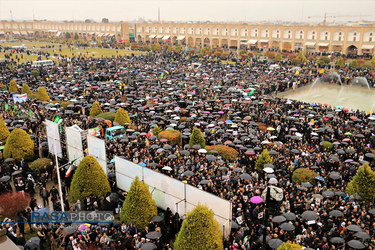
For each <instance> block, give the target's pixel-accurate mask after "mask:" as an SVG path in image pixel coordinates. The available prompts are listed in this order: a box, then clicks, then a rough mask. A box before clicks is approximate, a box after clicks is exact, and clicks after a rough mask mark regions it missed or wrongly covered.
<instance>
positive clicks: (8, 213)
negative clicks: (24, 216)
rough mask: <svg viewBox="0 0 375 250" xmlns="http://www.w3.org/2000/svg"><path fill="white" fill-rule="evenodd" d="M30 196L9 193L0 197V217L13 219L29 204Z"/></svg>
mask: <svg viewBox="0 0 375 250" xmlns="http://www.w3.org/2000/svg"><path fill="white" fill-rule="evenodd" d="M30 200H31V198H30V195H29V194H28V193H26V192H9V193H5V194H2V195H0V215H1V216H4V217H15V216H17V214H18V213H19V212H23V211H24V210H25V209H26V208H27V207H29V204H30Z"/></svg>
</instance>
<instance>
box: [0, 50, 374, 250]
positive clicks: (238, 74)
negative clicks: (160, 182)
mask: <svg viewBox="0 0 375 250" xmlns="http://www.w3.org/2000/svg"><path fill="white" fill-rule="evenodd" d="M13 53H17V52H16V51H13ZM275 63H276V62H273V61H263V60H257V59H253V60H251V61H248V60H245V61H236V62H234V63H233V64H223V63H222V62H221V61H220V60H216V59H212V58H209V57H204V58H198V57H197V56H191V55H189V54H183V53H182V54H177V53H173V52H172V53H169V52H163V53H160V54H156V53H149V54H144V55H141V56H138V57H135V56H127V57H112V58H93V57H84V56H82V57H74V58H70V59H69V60H62V61H61V63H60V64H58V65H56V66H52V67H44V68H40V69H39V71H40V76H38V77H35V76H32V75H31V74H30V72H31V70H32V68H31V65H27V64H19V65H17V66H16V67H14V66H10V65H9V64H7V63H2V64H1V65H0V67H1V77H2V78H1V80H2V82H3V83H5V84H8V83H9V81H10V80H12V79H16V80H17V84H18V85H20V86H22V84H23V83H27V84H28V85H29V86H30V88H31V89H33V90H36V89H37V88H38V87H40V86H44V87H45V88H46V89H47V92H48V93H49V95H50V97H51V100H54V101H67V102H71V103H72V104H71V105H69V106H68V107H67V108H65V109H63V108H62V107H61V106H60V105H58V104H46V103H42V102H40V101H38V100H36V99H29V100H28V101H27V102H25V103H23V104H22V105H21V104H16V109H15V110H14V111H12V112H10V111H7V112H5V111H2V116H3V118H4V120H5V121H6V123H7V124H8V126H9V127H11V128H12V127H25V128H26V129H27V131H28V132H29V133H31V134H32V138H34V139H35V152H36V153H37V154H38V155H39V156H40V157H41V156H43V155H46V154H47V152H45V151H46V143H45V142H46V134H45V129H44V125H43V124H42V121H44V120H45V119H49V120H53V119H54V117H56V116H57V115H59V116H60V117H61V118H63V123H62V124H63V126H72V125H74V124H76V125H78V126H79V127H81V128H82V129H89V128H93V127H99V128H100V130H99V131H102V134H101V135H100V136H99V137H102V138H104V133H103V132H104V131H105V129H106V128H107V127H109V126H110V125H111V124H110V125H109V124H108V123H107V122H104V121H103V119H96V118H92V117H89V112H90V107H91V106H92V103H93V102H94V101H99V103H100V104H101V106H102V108H103V110H104V111H106V112H108V111H110V112H115V111H116V110H117V109H118V108H119V107H123V108H124V109H125V110H127V112H128V113H129V115H130V117H131V121H132V127H131V129H132V130H128V133H127V135H126V136H125V137H123V138H121V139H120V138H119V139H115V140H113V141H109V140H107V142H106V143H107V148H106V150H107V158H108V161H110V160H111V159H113V157H114V156H115V155H118V156H122V157H124V158H126V159H128V160H130V161H132V162H135V163H145V164H146V166H147V167H149V168H152V169H154V170H156V171H159V172H162V173H164V174H167V175H169V176H172V177H174V178H176V179H179V180H181V181H186V182H187V183H189V184H191V185H194V186H197V187H199V188H201V189H203V190H205V191H207V192H210V193H213V194H215V195H217V196H219V197H221V198H224V199H227V200H230V201H231V202H232V205H233V208H232V214H233V218H232V219H233V221H235V222H236V223H234V224H235V225H234V226H233V229H232V234H231V236H230V239H228V240H227V241H225V246H226V247H227V248H230V249H259V248H260V245H261V244H262V241H261V239H260V237H261V236H262V235H263V232H264V230H265V229H266V232H267V239H269V238H271V239H276V238H277V239H280V240H281V241H284V242H285V241H288V240H289V241H295V242H297V243H299V244H301V245H303V246H305V247H310V248H312V249H343V248H344V247H345V242H348V241H350V240H352V239H360V240H361V241H362V242H363V243H364V244H365V245H366V247H368V249H373V248H374V245H375V223H374V214H371V213H370V212H369V211H370V210H371V209H373V208H374V204H373V202H370V203H366V202H364V201H362V199H361V197H358V196H356V197H350V196H349V195H347V194H346V193H345V188H346V185H347V183H348V182H349V181H350V180H351V178H352V177H353V176H354V175H355V174H356V171H357V169H358V167H359V166H360V165H362V164H363V163H365V162H369V163H370V166H371V167H374V161H373V158H372V157H367V156H366V154H368V153H371V151H370V148H374V147H375V138H374V133H375V131H374V129H375V126H374V125H375V124H374V121H373V118H372V116H371V115H372V114H367V113H365V112H362V111H358V110H357V111H351V110H349V109H345V108H335V107H330V106H328V105H315V104H308V103H303V102H299V101H291V100H287V99H281V98H278V97H277V96H276V94H277V93H278V92H282V91H286V90H288V89H289V88H292V87H293V86H294V87H300V86H302V85H306V84H308V83H311V82H313V81H314V80H315V79H317V78H320V79H321V80H322V81H327V82H334V83H338V79H336V78H334V77H331V74H329V73H328V69H326V73H321V71H319V70H318V69H317V67H316V65H315V62H310V63H306V64H301V65H298V69H296V66H295V65H293V64H292V63H291V62H290V61H289V60H285V61H282V62H278V65H279V67H277V68H274V69H273V70H270V66H271V65H273V64H275ZM296 70H298V72H299V73H298V74H296ZM332 70H333V71H335V69H332ZM340 74H341V80H342V82H343V83H344V84H349V83H350V82H351V80H352V79H354V78H355V77H365V78H366V80H367V81H368V83H369V84H370V86H372V85H373V84H374V75H372V74H371V72H370V71H367V70H359V69H356V68H350V67H347V68H345V69H344V70H343V71H342V72H341V73H340ZM253 90H254V91H253ZM1 98H2V106H3V107H4V105H5V103H8V104H9V105H11V106H12V107H13V102H12V98H11V96H10V95H9V94H8V93H1ZM2 110H4V108H3V109H2ZM30 111H31V115H29V114H30ZM183 117H185V119H182V118H183ZM20 120H21V121H22V122H20ZM155 124H157V125H158V126H159V127H161V128H162V129H163V130H164V129H167V128H169V127H171V128H173V129H177V130H180V131H181V132H182V140H183V143H182V145H175V146H173V147H168V146H166V143H163V142H160V141H159V140H157V138H156V137H153V136H151V137H150V136H149V135H150V134H152V129H153V127H154V125H155ZM194 127H197V128H199V129H201V131H202V132H203V133H204V137H205V140H206V144H207V145H216V144H225V145H228V146H231V147H233V148H235V149H237V150H238V151H239V157H238V158H237V159H235V160H234V161H229V160H224V159H222V158H221V157H220V156H218V157H217V158H215V159H214V160H208V159H207V157H206V154H205V153H202V151H198V150H196V149H194V148H192V147H190V146H188V145H187V144H188V141H189V136H190V134H191V132H192V129H193V128H194ZM11 128H10V130H11ZM267 128H272V129H267ZM133 130H134V131H133ZM348 132H349V133H350V135H348ZM322 141H330V142H335V143H334V147H333V148H332V149H330V148H323V147H322V145H321V142H322ZM62 142H63V143H62V145H63V153H64V157H63V158H62V160H61V163H60V164H65V163H67V157H66V148H65V146H66V145H65V138H64V135H63V133H62ZM263 149H268V150H269V151H270V152H272V153H271V157H272V159H273V168H274V173H272V174H269V173H268V174H267V173H266V172H264V171H261V170H257V169H256V168H255V162H256V160H257V158H258V156H259V154H260V153H261V152H262V150H263ZM171 155H174V156H177V157H174V156H171ZM169 156H171V157H169ZM165 166H170V167H171V168H172V170H164V169H163V168H164V167H165ZM298 168H308V169H312V170H314V171H315V172H316V173H317V174H318V175H319V176H320V178H319V179H318V180H316V181H315V182H312V183H310V185H306V186H303V185H299V184H296V183H294V182H292V179H291V176H292V173H293V171H294V170H295V169H298ZM18 170H21V172H22V174H20V175H16V176H15V177H14V178H13V181H14V187H15V189H16V190H19V191H20V190H24V191H26V192H29V193H30V194H34V192H35V190H34V187H35V185H36V184H38V185H40V195H41V196H42V197H43V201H44V203H45V204H44V206H46V205H48V204H47V203H48V200H49V199H50V200H51V201H52V202H53V204H54V205H53V208H54V209H56V210H58V209H59V206H60V204H59V199H57V196H58V192H57V191H55V190H56V188H54V189H53V190H46V189H45V188H46V185H45V183H46V182H47V180H48V179H51V181H56V170H55V168H54V165H53V164H52V165H51V166H50V167H46V168H45V170H44V171H30V170H29V169H28V167H27V163H24V161H20V162H17V164H13V163H4V162H3V163H2V166H1V173H0V176H6V175H11V174H12V173H14V172H15V171H18ZM64 171H65V170H62V174H61V176H62V177H63V183H64V187H65V188H64V193H67V194H68V188H69V185H70V181H71V176H72V175H70V178H64V177H65V172H64ZM186 171H192V172H193V175H192V176H186V175H184V173H185V172H186ZM336 172H338V173H339V177H338V178H331V177H332V176H333V175H332V174H336ZM243 173H248V174H249V175H250V177H251V178H247V179H243V178H241V177H240V175H241V174H243ZM17 176H19V177H17ZM271 178H276V179H277V184H274V185H276V186H277V187H280V188H282V190H283V197H284V199H283V201H282V202H281V203H280V204H279V206H280V207H279V209H278V211H276V212H274V213H272V215H271V216H270V217H269V219H267V220H266V221H267V228H265V227H264V216H265V214H264V204H265V203H264V202H263V203H259V204H253V203H251V202H250V198H251V197H253V196H258V195H261V193H262V192H263V190H264V189H265V188H266V187H267V186H268V185H269V183H268V182H269V180H270V179H271ZM110 179H111V181H112V182H111V183H112V184H113V185H112V191H113V192H118V191H117V190H116V183H115V181H114V179H113V178H110ZM202 180H208V182H204V183H205V184H202V183H203V182H202ZM0 188H1V192H6V191H9V190H11V189H12V187H11V185H10V182H4V183H1V185H0ZM327 190H329V191H333V192H334V194H335V195H333V196H326V197H324V196H322V194H323V193H324V192H325V191H327ZM65 200H66V197H65ZM101 200H102V201H103V200H105V199H101ZM98 202H99V203H100V199H97V203H98ZM120 202H121V201H120ZM34 203H35V201H34ZM65 206H66V207H67V208H69V207H72V209H78V208H79V206H78V207H77V206H76V204H74V205H69V203H68V202H67V201H66V204H65ZM31 207H32V208H34V207H37V205H36V204H34V205H33V206H31ZM115 207H116V206H115ZM115 207H114V208H115ZM117 207H118V206H117ZM93 208H94V207H93ZM96 208H98V209H100V208H101V207H100V206H98V205H97V206H96ZM306 210H312V211H314V212H315V213H316V214H318V215H319V216H318V218H317V219H314V220H306V219H303V218H302V216H301V214H302V213H303V212H304V211H306ZM333 210H339V211H341V212H342V215H341V216H338V217H335V216H330V212H331V211H333ZM291 213H292V214H293V215H294V216H291V217H288V216H285V217H288V218H289V219H288V221H290V224H291V225H292V226H293V229H292V230H291V231H289V229H287V230H285V229H282V227H281V223H279V222H273V219H274V218H275V217H276V216H277V215H285V214H289V215H290V214H291ZM167 218H168V219H167ZM172 218H174V219H173V220H172ZM164 221H165V222H164V223H161V224H162V225H163V226H162V225H160V226H161V227H162V228H161V229H160V230H161V232H162V235H163V236H164V235H168V236H167V238H166V239H165V241H164V242H163V244H160V245H158V246H159V247H163V246H164V247H166V245H167V243H168V242H169V240H170V239H173V237H174V234H175V233H176V232H178V228H179V224H180V220H179V217H175V216H174V215H171V213H169V212H168V213H166V218H165V220H164ZM282 222H283V221H282ZM349 225H358V227H359V228H358V229H356V230H357V231H352V230H351V228H349V229H348V226H349ZM54 227H58V226H52V225H51V226H49V227H47V228H45V229H43V228H42V229H39V230H42V231H43V232H44V233H43V234H45V235H50V234H55V232H56V230H57V228H54ZM123 227H124V228H123ZM150 227H155V228H156V227H158V226H155V225H150ZM164 227H165V228H164ZM155 228H149V229H148V230H150V231H155ZM12 230H13V229H12ZM143 230H144V229H138V232H137V230H135V232H134V230H133V231H132V230H130V231H131V232H128V231H129V228H128V227H127V225H122V226H121V227H118V228H116V227H108V226H107V227H105V226H104V227H91V229H89V230H88V231H87V234H85V232H86V231H82V232H83V233H82V232H81V234H77V233H75V235H73V236H72V237H73V238H68V237H67V238H66V242H65V245H66V247H69V246H71V247H72V248H73V249H79V248H82V249H84V248H85V247H84V245H85V244H88V243H90V242H91V243H92V244H94V245H96V246H99V245H100V246H101V247H103V248H105V247H107V248H108V249H109V248H111V249H112V248H116V247H118V249H124V246H126V247H125V248H126V249H138V248H139V244H142V242H145V234H147V229H145V230H146V231H143ZM359 231H361V232H362V231H363V232H365V233H366V235H367V236H363V235H362V236H358V235H357V236H356V235H355V233H357V232H359ZM145 232H146V233H145ZM48 237H49V236H48ZM48 237H47V236H46V239H49V238H48ZM55 237H56V235H55ZM334 237H341V238H342V239H343V242H342V243H340V244H337V243H333V242H332V241H331V240H332V238H334ZM361 237H362V238H361ZM118 242H121V245H120V246H118V244H119V243H118ZM91 243H90V244H91ZM78 245H79V246H78ZM129 246H130V247H129ZM346 247H348V246H346Z"/></svg>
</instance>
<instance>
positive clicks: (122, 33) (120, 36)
mask: <svg viewBox="0 0 375 250" xmlns="http://www.w3.org/2000/svg"><path fill="white" fill-rule="evenodd" d="M66 33H69V34H70V35H72V36H74V35H75V34H77V35H78V36H80V37H83V38H88V39H91V38H93V37H95V38H96V39H107V38H115V39H116V40H129V38H130V37H131V36H130V35H131V27H130V25H129V23H84V22H49V21H34V22H0V36H5V37H10V36H13V37H14V36H49V37H51V36H52V37H53V36H55V37H65V34H66ZM133 34H134V32H133Z"/></svg>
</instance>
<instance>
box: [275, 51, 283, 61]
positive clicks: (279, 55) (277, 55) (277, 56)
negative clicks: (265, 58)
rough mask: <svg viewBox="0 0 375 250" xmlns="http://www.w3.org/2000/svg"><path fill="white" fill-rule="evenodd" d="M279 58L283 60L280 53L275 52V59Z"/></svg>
mask: <svg viewBox="0 0 375 250" xmlns="http://www.w3.org/2000/svg"><path fill="white" fill-rule="evenodd" d="M281 60H283V56H282V55H281V54H279V53H277V54H276V56H275V61H281Z"/></svg>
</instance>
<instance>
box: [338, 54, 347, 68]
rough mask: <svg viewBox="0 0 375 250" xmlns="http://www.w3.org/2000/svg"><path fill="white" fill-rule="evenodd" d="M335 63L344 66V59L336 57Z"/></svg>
mask: <svg viewBox="0 0 375 250" xmlns="http://www.w3.org/2000/svg"><path fill="white" fill-rule="evenodd" d="M336 65H338V66H340V68H344V67H345V63H344V59H343V58H342V57H338V58H337V60H336Z"/></svg>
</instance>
